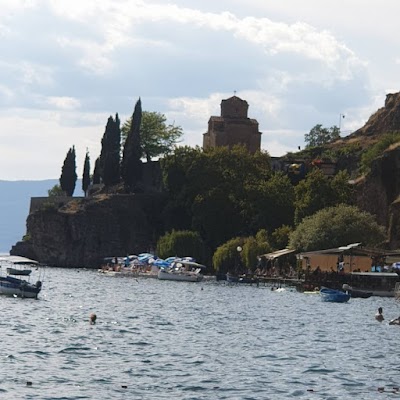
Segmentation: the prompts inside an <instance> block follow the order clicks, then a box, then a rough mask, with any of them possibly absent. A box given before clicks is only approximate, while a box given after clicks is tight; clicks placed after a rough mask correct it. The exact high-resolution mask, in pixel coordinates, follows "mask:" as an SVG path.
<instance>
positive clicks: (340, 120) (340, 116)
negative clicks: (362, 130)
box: [339, 114, 345, 134]
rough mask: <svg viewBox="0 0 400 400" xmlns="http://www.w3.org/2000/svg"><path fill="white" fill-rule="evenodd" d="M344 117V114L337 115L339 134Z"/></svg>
mask: <svg viewBox="0 0 400 400" xmlns="http://www.w3.org/2000/svg"><path fill="white" fill-rule="evenodd" d="M344 117H345V115H344V114H339V134H340V128H341V126H342V118H344Z"/></svg>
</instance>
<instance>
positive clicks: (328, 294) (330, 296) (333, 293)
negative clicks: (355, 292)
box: [319, 287, 350, 303]
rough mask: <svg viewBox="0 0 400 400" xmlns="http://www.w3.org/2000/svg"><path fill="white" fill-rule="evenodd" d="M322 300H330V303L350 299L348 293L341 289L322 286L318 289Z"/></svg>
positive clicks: (344, 301)
mask: <svg viewBox="0 0 400 400" xmlns="http://www.w3.org/2000/svg"><path fill="white" fill-rule="evenodd" d="M319 293H320V295H321V298H322V301H327V302H332V303H346V302H348V301H349V300H350V295H349V294H348V293H344V292H342V291H341V290H336V289H329V288H326V287H322V288H321V289H320V291H319Z"/></svg>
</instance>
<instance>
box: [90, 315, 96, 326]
mask: <svg viewBox="0 0 400 400" xmlns="http://www.w3.org/2000/svg"><path fill="white" fill-rule="evenodd" d="M96 319H97V315H96V314H94V313H93V314H90V317H89V320H90V325H94V324H95V323H96Z"/></svg>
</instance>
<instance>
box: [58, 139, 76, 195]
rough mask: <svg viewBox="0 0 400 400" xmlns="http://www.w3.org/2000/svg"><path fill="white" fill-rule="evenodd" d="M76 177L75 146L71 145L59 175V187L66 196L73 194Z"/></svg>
mask: <svg viewBox="0 0 400 400" xmlns="http://www.w3.org/2000/svg"><path fill="white" fill-rule="evenodd" d="M77 179H78V176H77V175H76V155H75V146H72V147H71V148H70V149H69V150H68V153H67V155H66V157H65V160H64V164H63V167H62V170H61V176H60V186H61V189H62V190H63V191H64V192H65V194H66V195H67V196H72V195H73V194H74V190H75V185H76V180H77Z"/></svg>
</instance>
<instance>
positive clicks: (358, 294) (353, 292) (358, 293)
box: [342, 283, 373, 299]
mask: <svg viewBox="0 0 400 400" xmlns="http://www.w3.org/2000/svg"><path fill="white" fill-rule="evenodd" d="M342 288H343V291H344V292H346V293H348V294H349V295H350V297H351V298H360V299H368V298H370V297H371V296H372V295H373V292H368V291H366V290H358V289H354V288H353V287H351V286H349V285H348V284H346V283H344V284H343V286H342Z"/></svg>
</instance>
